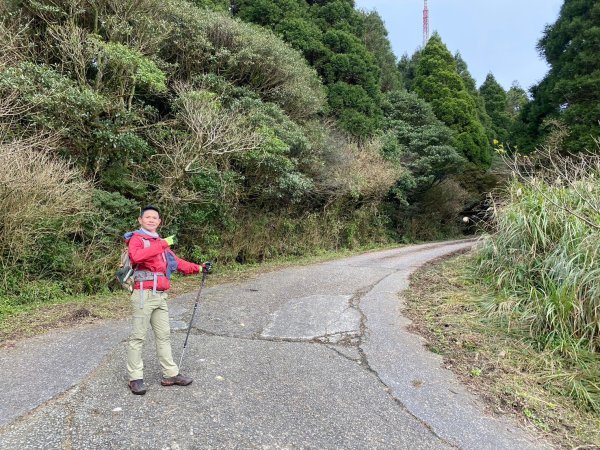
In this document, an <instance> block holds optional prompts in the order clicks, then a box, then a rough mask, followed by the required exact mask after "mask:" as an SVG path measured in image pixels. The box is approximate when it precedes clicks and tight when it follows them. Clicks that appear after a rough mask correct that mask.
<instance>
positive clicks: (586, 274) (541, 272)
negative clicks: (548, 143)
mask: <svg viewBox="0 0 600 450" xmlns="http://www.w3.org/2000/svg"><path fill="white" fill-rule="evenodd" d="M560 132H561V130H560V129H559V131H558V133H559V135H558V137H557V139H556V141H555V142H554V145H559V143H560V142H562V139H561V137H562V138H564V136H562V135H560ZM555 136H556V135H555ZM512 168H513V173H515V179H514V180H513V181H512V182H511V183H510V184H509V185H508V187H507V189H506V193H505V194H504V195H502V197H501V198H500V199H498V200H497V201H496V202H495V204H494V207H493V227H494V228H493V230H492V233H491V234H490V236H489V237H488V238H487V239H485V240H484V244H483V247H482V249H481V250H480V251H479V253H478V261H479V263H478V264H479V274H480V276H482V279H483V280H485V281H486V282H487V283H488V284H489V285H490V286H491V287H493V288H494V289H495V290H496V291H497V295H495V296H493V297H490V298H488V299H486V300H485V301H484V303H483V307H484V309H485V310H486V312H487V314H489V315H493V316H497V317H499V318H500V319H501V320H502V321H503V322H504V323H506V325H507V326H509V327H517V328H524V329H527V330H529V334H530V336H531V339H532V340H533V341H534V342H535V344H536V346H537V348H538V349H540V350H541V351H553V352H557V353H559V354H560V355H562V356H563V358H564V359H563V362H562V364H561V366H559V367H557V368H556V373H555V375H554V376H556V377H563V378H564V379H565V382H567V381H568V383H569V384H570V395H571V396H572V397H573V398H575V399H576V400H577V401H578V402H580V403H581V404H584V405H586V406H587V407H589V408H591V409H593V410H595V411H600V385H599V384H598V380H600V372H598V367H599V365H598V363H599V362H600V360H599V359H598V350H599V349H600V260H599V259H598V255H599V254H600V202H599V199H600V185H599V184H598V182H597V180H598V177H599V176H600V158H599V157H598V156H597V155H579V156H561V155H560V154H559V153H558V152H557V148H556V147H546V148H545V151H544V152H539V153H538V154H534V155H532V156H531V157H524V158H516V159H514V160H513V162H512Z"/></svg>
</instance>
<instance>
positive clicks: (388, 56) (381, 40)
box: [363, 11, 401, 92]
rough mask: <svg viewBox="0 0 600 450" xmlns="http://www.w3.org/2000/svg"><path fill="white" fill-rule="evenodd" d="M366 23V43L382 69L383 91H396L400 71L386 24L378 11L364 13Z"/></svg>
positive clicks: (398, 84) (364, 38) (381, 81)
mask: <svg viewBox="0 0 600 450" xmlns="http://www.w3.org/2000/svg"><path fill="white" fill-rule="evenodd" d="M364 24H365V26H364V28H365V32H364V37H363V40H364V43H365V45H366V46H367V49H368V50H369V51H370V52H371V53H372V54H373V55H374V56H375V61H376V62H377V65H378V66H379V69H380V70H381V80H380V85H381V91H382V92H390V91H395V90H396V89H399V88H400V83H401V81H400V71H399V70H398V67H397V66H396V56H395V55H394V53H393V52H392V47H391V45H390V41H389V39H388V37H387V36H388V33H387V30H386V29H385V24H384V23H383V20H382V19H381V17H380V16H379V14H378V13H377V12H376V11H371V12H369V13H365V14H364Z"/></svg>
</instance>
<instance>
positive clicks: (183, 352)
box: [179, 262, 212, 371]
mask: <svg viewBox="0 0 600 450" xmlns="http://www.w3.org/2000/svg"><path fill="white" fill-rule="evenodd" d="M205 265H206V266H207V267H204V268H203V269H202V284H201V285H200V289H198V294H197V295H196V302H195V303H194V310H193V311H192V318H191V319H190V325H189V326H188V329H187V333H186V335H185V342H184V343H183V350H182V352H181V358H180V359H179V370H180V371H181V363H182V362H183V355H185V348H186V347H187V343H188V338H189V337H190V331H191V330H192V324H193V323H194V316H195V315H196V310H197V309H198V302H199V301H200V293H201V292H202V288H203V287H204V285H205V284H206V276H207V275H208V271H209V270H210V268H211V265H212V264H211V263H210V262H208V263H206V264H205Z"/></svg>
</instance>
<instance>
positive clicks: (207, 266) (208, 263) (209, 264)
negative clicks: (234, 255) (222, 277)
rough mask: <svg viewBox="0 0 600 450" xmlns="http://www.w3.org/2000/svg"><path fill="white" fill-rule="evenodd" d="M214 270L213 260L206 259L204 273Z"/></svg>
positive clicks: (203, 265)
mask: <svg viewBox="0 0 600 450" xmlns="http://www.w3.org/2000/svg"><path fill="white" fill-rule="evenodd" d="M211 270H212V261H206V262H205V263H204V264H202V273H210V271H211Z"/></svg>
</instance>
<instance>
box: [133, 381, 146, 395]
mask: <svg viewBox="0 0 600 450" xmlns="http://www.w3.org/2000/svg"><path fill="white" fill-rule="evenodd" d="M129 389H131V392H133V393H134V394H135V395H144V394H145V393H146V386H144V380H132V381H130V382H129Z"/></svg>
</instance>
